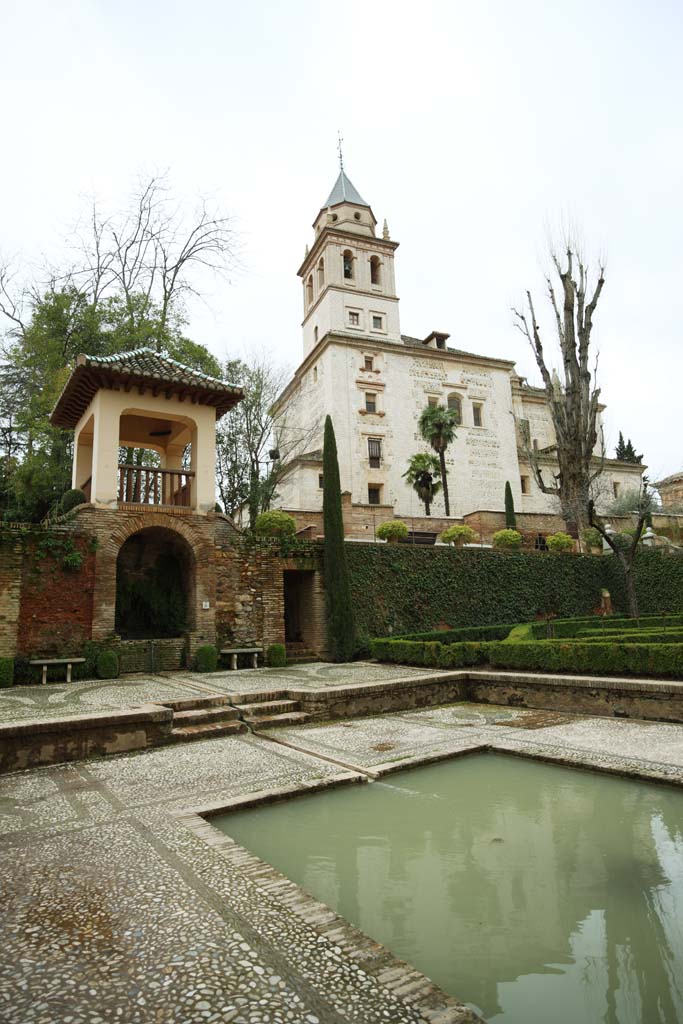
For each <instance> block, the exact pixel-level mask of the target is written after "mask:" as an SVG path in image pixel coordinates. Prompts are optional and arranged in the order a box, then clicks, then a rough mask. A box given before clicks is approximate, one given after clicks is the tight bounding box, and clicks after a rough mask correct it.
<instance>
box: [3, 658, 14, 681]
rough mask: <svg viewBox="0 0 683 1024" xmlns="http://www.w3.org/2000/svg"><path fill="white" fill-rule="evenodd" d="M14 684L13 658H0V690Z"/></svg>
mask: <svg viewBox="0 0 683 1024" xmlns="http://www.w3.org/2000/svg"><path fill="white" fill-rule="evenodd" d="M13 683H14V658H0V688H2V687H4V686H12V685H13Z"/></svg>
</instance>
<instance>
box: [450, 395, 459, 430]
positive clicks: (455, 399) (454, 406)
mask: <svg viewBox="0 0 683 1024" xmlns="http://www.w3.org/2000/svg"><path fill="white" fill-rule="evenodd" d="M448 408H449V409H450V410H451V412H454V413H455V422H456V424H457V426H460V425H461V424H462V399H461V398H460V395H449V396H448Z"/></svg>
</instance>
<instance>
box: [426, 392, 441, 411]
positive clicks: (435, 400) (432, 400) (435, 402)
mask: <svg viewBox="0 0 683 1024" xmlns="http://www.w3.org/2000/svg"><path fill="white" fill-rule="evenodd" d="M438 404H439V399H438V398H434V396H433V395H430V396H429V398H428V399H427V405H431V407H432V408H434V406H435V405H438Z"/></svg>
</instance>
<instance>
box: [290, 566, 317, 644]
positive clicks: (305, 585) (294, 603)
mask: <svg viewBox="0 0 683 1024" xmlns="http://www.w3.org/2000/svg"><path fill="white" fill-rule="evenodd" d="M283 576H284V588H285V641H286V642H287V643H288V644H306V645H309V644H311V642H312V640H313V633H314V627H313V622H314V614H315V613H314V607H315V605H314V593H315V591H314V587H315V573H314V572H313V571H312V570H304V569H302V570H297V569H288V570H286V571H285V572H284V573H283Z"/></svg>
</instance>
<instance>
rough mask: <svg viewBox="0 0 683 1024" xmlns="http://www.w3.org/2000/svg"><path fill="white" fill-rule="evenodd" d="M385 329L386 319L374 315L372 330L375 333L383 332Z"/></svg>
mask: <svg viewBox="0 0 683 1024" xmlns="http://www.w3.org/2000/svg"><path fill="white" fill-rule="evenodd" d="M383 327H384V318H383V317H381V316H377V314H376V313H373V314H372V329H373V331H381V330H382V328H383Z"/></svg>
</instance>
